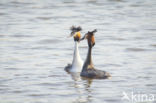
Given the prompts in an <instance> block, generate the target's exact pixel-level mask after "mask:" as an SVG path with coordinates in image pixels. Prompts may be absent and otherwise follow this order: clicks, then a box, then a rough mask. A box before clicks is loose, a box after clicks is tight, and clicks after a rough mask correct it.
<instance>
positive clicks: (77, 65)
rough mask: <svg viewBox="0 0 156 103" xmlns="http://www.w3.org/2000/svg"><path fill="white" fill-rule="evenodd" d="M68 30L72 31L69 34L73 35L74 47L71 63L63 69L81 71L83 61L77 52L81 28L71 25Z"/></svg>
mask: <svg viewBox="0 0 156 103" xmlns="http://www.w3.org/2000/svg"><path fill="white" fill-rule="evenodd" d="M70 30H71V31H72V32H71V35H70V36H73V37H74V42H75V49H74V54H73V61H72V64H68V65H67V66H66V67H65V70H66V71H67V72H81V70H82V66H83V61H82V59H81V57H80V54H79V47H78V45H79V42H80V38H81V33H80V31H81V30H82V29H81V27H80V26H79V27H74V26H72V27H71V28H70Z"/></svg>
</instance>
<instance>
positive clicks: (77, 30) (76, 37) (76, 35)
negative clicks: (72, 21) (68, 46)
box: [70, 26, 82, 42]
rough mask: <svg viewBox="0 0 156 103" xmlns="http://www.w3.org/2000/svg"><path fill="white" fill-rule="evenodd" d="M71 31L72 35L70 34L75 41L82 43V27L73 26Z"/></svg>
mask: <svg viewBox="0 0 156 103" xmlns="http://www.w3.org/2000/svg"><path fill="white" fill-rule="evenodd" d="M70 30H71V34H70V37H71V36H73V37H74V41H78V42H79V41H80V38H81V33H80V31H81V30H82V28H81V27H80V26H78V27H75V26H72V27H71V28H70Z"/></svg>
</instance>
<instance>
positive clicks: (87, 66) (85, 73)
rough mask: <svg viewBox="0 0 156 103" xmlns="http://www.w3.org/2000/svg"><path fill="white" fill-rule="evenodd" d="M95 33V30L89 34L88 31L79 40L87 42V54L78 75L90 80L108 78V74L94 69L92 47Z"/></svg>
mask: <svg viewBox="0 0 156 103" xmlns="http://www.w3.org/2000/svg"><path fill="white" fill-rule="evenodd" d="M95 32H97V30H96V29H95V30H93V31H91V32H90V31H88V33H86V34H85V35H84V37H83V38H82V39H81V40H84V39H87V40H88V54H87V58H86V61H85V62H84V65H83V69H82V71H81V74H80V75H81V76H82V77H87V78H92V79H106V78H108V77H110V74H109V73H107V72H105V71H102V70H97V69H95V68H94V65H93V62H92V47H93V46H94V45H95V38H94V33H95Z"/></svg>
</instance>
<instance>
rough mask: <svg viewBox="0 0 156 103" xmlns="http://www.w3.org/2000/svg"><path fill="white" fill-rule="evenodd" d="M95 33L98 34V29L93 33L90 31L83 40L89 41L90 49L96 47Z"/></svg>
mask: <svg viewBox="0 0 156 103" xmlns="http://www.w3.org/2000/svg"><path fill="white" fill-rule="evenodd" d="M95 32H97V30H96V29H94V30H93V31H88V33H86V34H85V35H84V37H83V38H82V39H81V40H84V39H87V40H88V46H89V47H93V46H94V45H95V37H94V33H95Z"/></svg>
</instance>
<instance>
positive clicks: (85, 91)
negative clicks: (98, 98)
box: [68, 72, 93, 103]
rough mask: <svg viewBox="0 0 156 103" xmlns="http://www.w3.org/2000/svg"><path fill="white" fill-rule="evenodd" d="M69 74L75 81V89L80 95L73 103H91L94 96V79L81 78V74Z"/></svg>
mask: <svg viewBox="0 0 156 103" xmlns="http://www.w3.org/2000/svg"><path fill="white" fill-rule="evenodd" d="M68 74H70V75H71V78H72V79H73V80H74V88H75V90H76V93H77V94H78V97H77V99H75V100H74V101H73V103H82V102H83V103H89V102H91V101H92V98H93V95H92V89H91V88H90V87H91V84H92V82H93V79H89V78H84V77H81V76H80V73H71V72H68Z"/></svg>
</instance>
